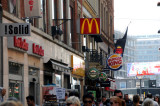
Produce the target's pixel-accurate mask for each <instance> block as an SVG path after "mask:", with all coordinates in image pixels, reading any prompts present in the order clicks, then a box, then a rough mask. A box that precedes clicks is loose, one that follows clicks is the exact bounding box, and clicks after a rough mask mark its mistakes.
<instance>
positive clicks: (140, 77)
mask: <svg viewBox="0 0 160 106" xmlns="http://www.w3.org/2000/svg"><path fill="white" fill-rule="evenodd" d="M137 78H138V79H139V80H140V99H141V94H142V84H141V82H142V79H143V76H142V75H140V76H137Z"/></svg>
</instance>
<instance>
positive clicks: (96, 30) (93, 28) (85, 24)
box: [80, 18, 100, 35]
mask: <svg viewBox="0 0 160 106" xmlns="http://www.w3.org/2000/svg"><path fill="white" fill-rule="evenodd" d="M80 34H96V35H97V34H100V18H80Z"/></svg>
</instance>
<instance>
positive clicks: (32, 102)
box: [26, 96, 38, 106]
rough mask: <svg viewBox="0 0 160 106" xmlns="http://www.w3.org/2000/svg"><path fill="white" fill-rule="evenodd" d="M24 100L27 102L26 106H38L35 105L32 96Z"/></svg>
mask: <svg viewBox="0 0 160 106" xmlns="http://www.w3.org/2000/svg"><path fill="white" fill-rule="evenodd" d="M26 100H27V104H28V106H38V105H36V104H35V101H34V96H27V97H26Z"/></svg>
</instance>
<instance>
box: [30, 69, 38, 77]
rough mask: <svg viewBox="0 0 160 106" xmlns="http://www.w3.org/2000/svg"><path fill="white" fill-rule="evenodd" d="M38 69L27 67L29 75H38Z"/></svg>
mask: <svg viewBox="0 0 160 106" xmlns="http://www.w3.org/2000/svg"><path fill="white" fill-rule="evenodd" d="M38 70H39V69H37V68H33V67H29V73H28V74H29V75H33V76H38Z"/></svg>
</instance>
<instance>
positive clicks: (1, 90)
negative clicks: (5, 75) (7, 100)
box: [0, 87, 6, 103]
mask: <svg viewBox="0 0 160 106" xmlns="http://www.w3.org/2000/svg"><path fill="white" fill-rule="evenodd" d="M5 94H6V89H4V88H2V87H0V103H1V102H3V97H4V96H5Z"/></svg>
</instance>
